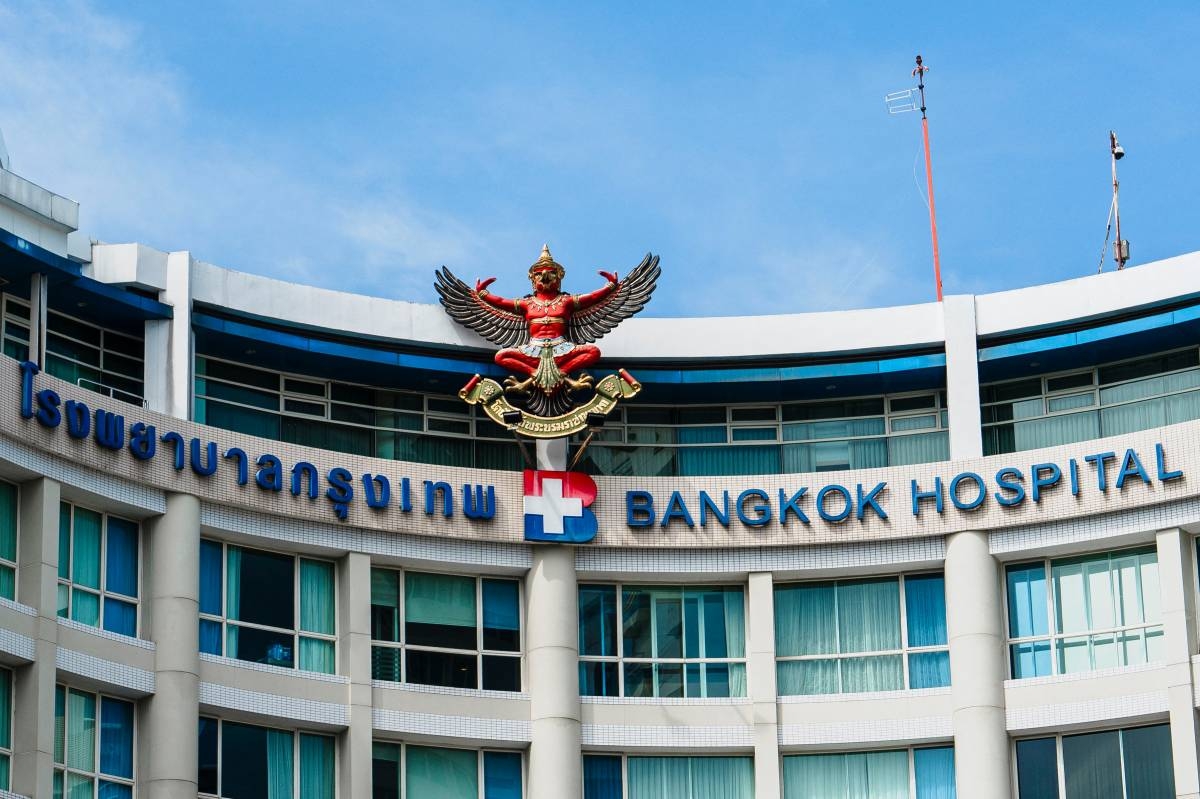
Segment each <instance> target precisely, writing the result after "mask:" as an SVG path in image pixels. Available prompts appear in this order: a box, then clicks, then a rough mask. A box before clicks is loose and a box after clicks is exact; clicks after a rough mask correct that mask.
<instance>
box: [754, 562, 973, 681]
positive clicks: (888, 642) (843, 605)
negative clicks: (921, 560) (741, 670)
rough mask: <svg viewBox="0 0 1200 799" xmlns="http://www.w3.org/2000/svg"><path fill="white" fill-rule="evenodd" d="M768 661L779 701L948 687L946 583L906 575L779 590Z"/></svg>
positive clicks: (939, 578)
mask: <svg viewBox="0 0 1200 799" xmlns="http://www.w3.org/2000/svg"><path fill="white" fill-rule="evenodd" d="M902 608H903V612H902V611H901V609H902ZM775 655H776V657H777V661H776V679H777V681H778V685H779V694H780V695H781V696H786V695H795V694H836V693H859V692H863V691H897V690H902V689H903V688H905V686H907V687H909V688H937V687H941V686H946V685H949V684H950V653H949V650H948V649H947V639H946V594H945V581H944V580H943V578H942V575H941V574H909V575H905V576H903V577H880V578H872V579H866V580H839V581H837V582H820V583H792V584H784V585H778V586H776V587H775Z"/></svg>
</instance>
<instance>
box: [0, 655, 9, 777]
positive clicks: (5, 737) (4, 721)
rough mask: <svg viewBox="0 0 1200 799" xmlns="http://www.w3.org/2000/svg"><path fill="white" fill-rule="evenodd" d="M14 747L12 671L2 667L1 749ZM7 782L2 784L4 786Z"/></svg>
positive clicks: (0, 689) (0, 676)
mask: <svg viewBox="0 0 1200 799" xmlns="http://www.w3.org/2000/svg"><path fill="white" fill-rule="evenodd" d="M11 748H12V672H11V671H9V670H8V669H0V749H11ZM5 785H7V783H4V784H3V785H0V787H4V786H5Z"/></svg>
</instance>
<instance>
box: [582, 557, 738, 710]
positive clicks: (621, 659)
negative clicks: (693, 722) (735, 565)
mask: <svg viewBox="0 0 1200 799" xmlns="http://www.w3.org/2000/svg"><path fill="white" fill-rule="evenodd" d="M597 586H600V587H606V588H611V589H613V591H614V592H615V595H616V599H615V602H616V604H615V608H616V617H617V618H616V629H615V630H614V635H615V636H616V651H617V654H616V655H585V654H583V653H582V652H580V653H579V658H578V660H579V663H580V664H583V663H615V664H616V665H617V694H616V695H615V697H612V696H609V697H608V698H621V699H651V698H653V699H744V698H746V697H748V696H750V686H749V679H750V655H749V651H750V640H749V604H750V602H749V596H748V595H749V590H748V588H747V585H746V584H745V583H714V584H711V585H710V584H707V583H691V584H686V585H675V584H664V583H644V582H629V583H627V582H624V581H620V580H618V581H615V582H603V581H602V582H591V581H582V582H579V583H578V585H577V586H576V596H577V597H578V593H579V589H581V588H584V587H593V588H594V587H597ZM626 588H649V589H651V590H655V589H677V590H678V591H679V592H680V639H679V641H680V649H681V651H685V641H686V635H687V633H686V632H685V631H684V624H685V623H686V613H685V612H684V611H683V594H684V592H686V591H688V590H689V589H693V590H703V589H706V588H709V589H712V588H724V589H728V588H737V589H740V590H741V593H742V619H743V622H742V628H743V629H742V636H743V640H742V653H743V654H742V657H740V658H733V657H723V658H716V657H696V658H689V657H686V656H684V657H677V658H668V657H657V656H653V655H652V656H651V657H648V658H643V657H629V656H626V655H625V615H624V610H625V602H624V591H625V589H626ZM650 607H651V612H650V646H651V651H652V652H653V651H657V649H658V635H657V632H656V630H657V627H658V614H657V613H655V612H654V610H653V608H654V607H655V604H654V600H653V598H651V606H650ZM698 617H699V621H700V629H701V630H703V629H704V624H705V621H704V614H703V613H700V614H698ZM696 634H697V636H701V638H700V640H703V638H702V635H703V634H702V633H701V632H697V633H696ZM627 663H637V664H644V665H648V666H651V667H652V668H651V677H650V679H651V682H652V683H653V685H654V691H655V692H654V694H652V695H651V696H649V697H638V696H628V695H627V694H626V693H625V665H626V664H627ZM710 663H712V664H740V665H741V666H742V669H743V680H744V681H745V682H746V693H745V695H744V696H740V697H739V696H733V695H732V694H731V695H730V696H728V697H709V696H687V695H686V694H687V667H688V666H689V665H699V666H701V667H704V666H707V665H708V664H710ZM659 664H668V665H678V666H680V673H681V675H682V676H681V685H682V686H683V691H684V695H682V696H678V697H668V696H661V695H659V693H658V683H659V678H658V669H656V668H653V667H654V666H657V665H659ZM705 673H707V670H706V671H705ZM731 682H732V680H731ZM701 686H702V691H703V693H704V694H707V693H708V680H707V679H704V680H702V681H701ZM580 688H582V686H580ZM603 696H607V695H604V694H584V693H583V692H582V690H581V691H580V697H581V698H596V697H603Z"/></svg>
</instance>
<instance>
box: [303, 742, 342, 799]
mask: <svg viewBox="0 0 1200 799" xmlns="http://www.w3.org/2000/svg"><path fill="white" fill-rule="evenodd" d="M333 768H334V766H333V739H332V738H330V737H328V736H325V735H306V734H304V733H301V734H300V799H333V793H334V787H333Z"/></svg>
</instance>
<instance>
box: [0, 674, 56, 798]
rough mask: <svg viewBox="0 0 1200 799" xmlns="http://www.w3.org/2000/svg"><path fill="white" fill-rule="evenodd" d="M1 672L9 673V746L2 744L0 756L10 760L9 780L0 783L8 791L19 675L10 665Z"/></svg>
mask: <svg viewBox="0 0 1200 799" xmlns="http://www.w3.org/2000/svg"><path fill="white" fill-rule="evenodd" d="M0 673H4V674H7V675H8V720H7V723H8V746H7V747H3V746H0V758H6V759H7V761H8V768H7V769H5V770H6V771H7V772H8V782H7V783H3V784H0V790H5V791H8V790H11V789H12V762H13V736H14V735H16V732H17V725H16V719H15V718H14V717H15V716H16V713H15V712H14V708H13V700H14V698H15V697H16V693H17V683H16V681H17V675H16V671H15V670H14V669H12V668H11V667H9V666H0ZM50 759H51V760H53V759H54V755H53V752H51V758H50Z"/></svg>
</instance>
